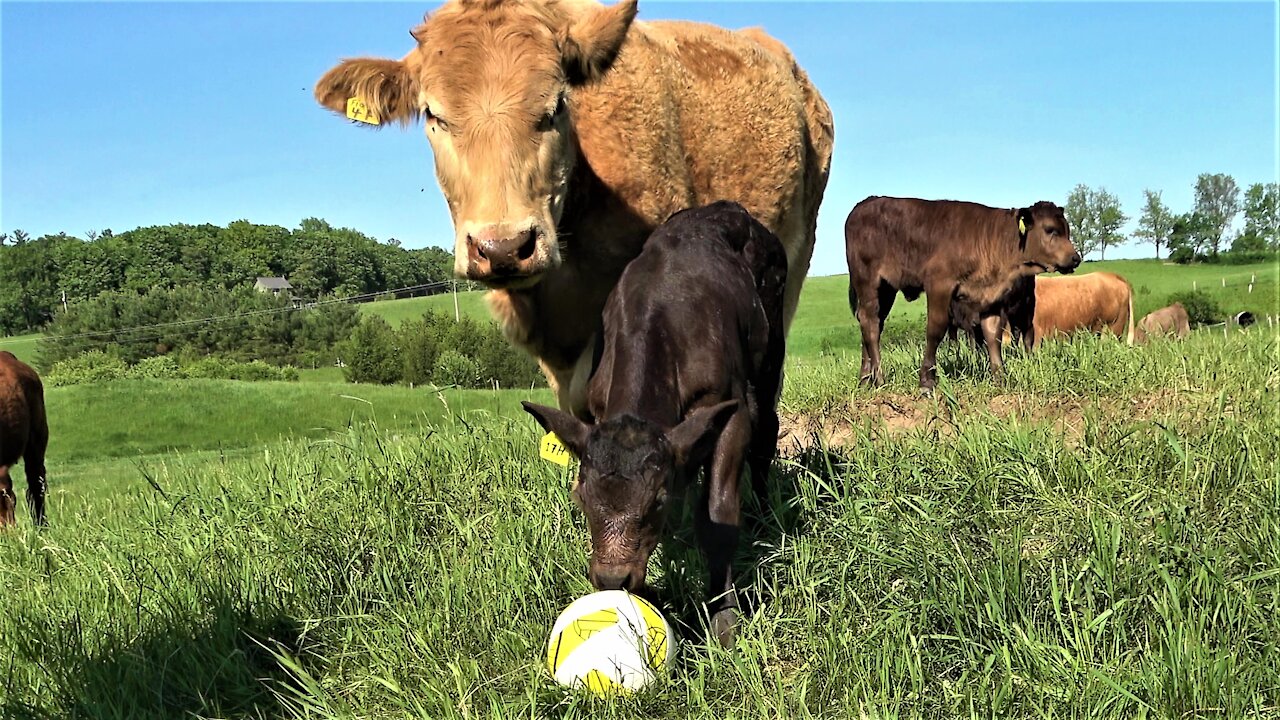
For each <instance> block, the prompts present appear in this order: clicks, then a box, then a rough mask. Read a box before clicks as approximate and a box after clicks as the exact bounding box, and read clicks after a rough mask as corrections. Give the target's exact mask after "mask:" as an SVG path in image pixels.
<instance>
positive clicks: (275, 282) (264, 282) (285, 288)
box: [253, 277, 293, 295]
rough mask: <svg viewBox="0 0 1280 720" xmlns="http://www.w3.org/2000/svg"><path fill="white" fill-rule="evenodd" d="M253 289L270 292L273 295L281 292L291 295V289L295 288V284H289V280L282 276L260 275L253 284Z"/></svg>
mask: <svg viewBox="0 0 1280 720" xmlns="http://www.w3.org/2000/svg"><path fill="white" fill-rule="evenodd" d="M253 289H254V290H257V291H258V292H269V293H271V294H272V295H279V294H281V293H284V294H285V295H289V294H291V293H290V292H289V291H290V290H292V289H293V286H292V285H290V284H289V281H288V280H285V279H284V278H282V277H260V278H258V281H257V282H255V283H254V284H253Z"/></svg>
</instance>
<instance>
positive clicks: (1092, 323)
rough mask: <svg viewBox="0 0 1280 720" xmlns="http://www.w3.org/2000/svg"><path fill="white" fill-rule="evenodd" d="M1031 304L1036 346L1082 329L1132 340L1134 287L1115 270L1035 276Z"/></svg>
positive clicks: (1127, 340) (1128, 340) (1130, 342)
mask: <svg viewBox="0 0 1280 720" xmlns="http://www.w3.org/2000/svg"><path fill="white" fill-rule="evenodd" d="M1033 308H1034V319H1033V321H1032V322H1033V327H1034V328H1035V337H1034V341H1033V345H1034V346H1036V347H1038V346H1039V345H1040V342H1041V341H1042V340H1044V339H1045V338H1051V337H1054V336H1061V335H1070V334H1071V333H1074V332H1078V331H1081V330H1087V331H1089V332H1092V333H1096V334H1101V333H1103V332H1108V331H1109V332H1111V333H1112V334H1113V335H1115V336H1116V337H1122V338H1125V339H1126V342H1127V343H1128V344H1129V345H1132V344H1133V340H1134V324H1133V288H1131V287H1130V286H1129V282H1128V281H1127V280H1125V279H1124V278H1122V277H1120V276H1119V275H1116V274H1115V273H1109V272H1094V273H1087V274H1084V275H1073V276H1070V277H1039V278H1036V281H1035V305H1034V306H1033Z"/></svg>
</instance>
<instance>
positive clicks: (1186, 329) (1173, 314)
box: [1138, 302, 1191, 340]
mask: <svg viewBox="0 0 1280 720" xmlns="http://www.w3.org/2000/svg"><path fill="white" fill-rule="evenodd" d="M1190 334H1191V320H1190V318H1189V317H1187V309H1186V308H1185V307H1183V306H1182V303H1177V302H1176V303H1174V304H1172V305H1170V306H1168V307H1163V308H1160V309H1159V310H1156V311H1155V312H1151V313H1148V314H1147V315H1146V316H1145V317H1143V318H1142V320H1141V322H1139V323H1138V339H1139V340H1146V339H1147V338H1148V337H1151V336H1153V335H1170V336H1173V337H1176V338H1178V339H1179V340H1181V339H1182V338H1185V337H1186V336H1188V335H1190Z"/></svg>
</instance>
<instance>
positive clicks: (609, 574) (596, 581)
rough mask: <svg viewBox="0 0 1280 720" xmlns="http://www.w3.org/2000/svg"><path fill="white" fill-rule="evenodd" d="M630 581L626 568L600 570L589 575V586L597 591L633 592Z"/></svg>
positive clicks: (629, 573)
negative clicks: (593, 586)
mask: <svg viewBox="0 0 1280 720" xmlns="http://www.w3.org/2000/svg"><path fill="white" fill-rule="evenodd" d="M632 580H633V578H632V577H631V572H630V571H629V570H627V569H626V568H616V569H615V568H602V569H599V570H596V571H594V572H592V573H591V584H592V585H595V586H596V589H597V590H634V589H635V588H634V587H633V582H632Z"/></svg>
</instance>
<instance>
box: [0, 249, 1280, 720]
mask: <svg viewBox="0 0 1280 720" xmlns="http://www.w3.org/2000/svg"><path fill="white" fill-rule="evenodd" d="M1098 265H1099V266H1101V264H1098ZM1106 266H1107V267H1109V268H1111V269H1118V270H1119V271H1120V272H1121V273H1122V274H1124V275H1126V277H1129V278H1130V280H1131V281H1132V282H1133V284H1134V286H1135V288H1136V289H1138V293H1139V294H1138V305H1139V308H1138V309H1139V310H1140V311H1142V312H1145V311H1146V310H1149V309H1153V308H1154V307H1156V306H1157V305H1159V304H1163V300H1164V297H1165V296H1166V295H1167V294H1168V293H1169V292H1174V291H1177V290H1182V289H1187V288H1184V287H1182V286H1183V285H1186V286H1187V287H1188V288H1189V285H1190V280H1191V279H1195V280H1196V282H1197V283H1198V284H1200V285H1201V286H1202V287H1203V286H1204V285H1205V284H1206V283H1208V284H1209V285H1210V287H1209V288H1207V290H1209V291H1210V292H1215V293H1218V295H1219V299H1220V301H1221V302H1222V303H1223V305H1224V307H1228V308H1229V309H1232V310H1234V309H1236V307H1237V306H1239V308H1240V309H1254V306H1253V305H1252V303H1255V302H1257V303H1258V306H1257V309H1255V310H1254V311H1255V312H1259V313H1261V312H1265V311H1266V310H1267V307H1266V306H1267V305H1268V304H1274V302H1275V297H1276V286H1275V276H1274V271H1272V270H1270V269H1266V270H1267V271H1268V272H1269V273H1270V274H1268V275H1265V276H1264V274H1263V272H1262V271H1259V270H1255V269H1250V268H1247V267H1246V268H1230V267H1224V268H1216V267H1215V268H1191V269H1190V270H1194V271H1196V272H1197V273H1199V272H1200V271H1203V270H1206V269H1208V270H1212V272H1209V273H1207V274H1198V275H1195V276H1194V277H1193V276H1192V275H1191V274H1189V272H1188V269H1186V268H1173V269H1169V268H1163V267H1162V266H1159V265H1157V264H1155V263H1114V264H1113V263H1107V264H1106ZM1087 267H1088V268H1090V269H1092V268H1093V267H1094V264H1090V265H1089V266H1087ZM1166 272H1171V274H1166ZM1250 272H1257V274H1258V276H1259V278H1258V279H1259V284H1258V285H1256V286H1255V288H1254V292H1253V294H1249V293H1247V292H1246V289H1245V288H1244V287H1242V286H1240V285H1239V284H1238V282H1237V281H1238V280H1239V279H1240V278H1242V277H1243V278H1244V279H1245V280H1246V281H1247V279H1248V276H1249V274H1250ZM1215 273H1218V274H1215ZM1221 276H1225V277H1226V278H1227V283H1228V287H1227V288H1225V289H1224V288H1222V287H1221V285H1220V281H1219V280H1217V278H1218V277H1221ZM1264 277H1265V278H1267V280H1266V283H1264V282H1263V280H1264ZM1211 281H1212V282H1211ZM1213 282H1218V283H1219V285H1218V287H1217V289H1216V290H1214V288H1213V286H1212V284H1213ZM1267 283H1269V284H1267ZM1144 286H1145V287H1146V288H1147V290H1148V292H1146V293H1143V292H1142V290H1141V288H1142V287H1144ZM845 291H846V280H845V278H843V277H832V278H813V279H812V280H810V282H809V283H808V284H807V285H806V292H805V295H804V297H803V298H802V303H801V308H800V312H799V313H798V315H797V319H796V322H795V326H794V328H793V333H792V341H791V362H790V365H789V368H788V376H787V386H786V389H785V391H784V396H783V403H784V409H785V411H786V412H785V415H786V418H785V423H784V428H785V431H786V435H785V436H784V438H783V440H782V447H783V449H784V454H783V458H782V459H780V460H779V462H778V463H776V464H775V471H774V474H773V476H772V478H771V481H770V493H769V496H768V497H766V498H762V499H758V500H757V499H751V500H749V509H748V530H747V533H746V537H748V538H749V541H745V542H744V547H742V548H741V551H740V557H739V562H738V566H737V567H738V570H739V587H741V588H743V591H744V595H745V596H746V597H747V598H748V599H749V601H750V612H749V613H748V617H747V620H746V623H745V628H744V631H743V634H742V637H741V639H740V641H739V646H738V647H737V649H736V650H735V651H733V652H724V651H721V650H719V649H718V648H714V647H709V646H708V645H707V644H706V643H705V641H704V639H703V635H702V633H701V631H700V629H699V624H698V619H697V615H696V606H697V601H698V600H699V599H700V598H701V595H702V589H701V586H702V572H703V570H702V563H701V560H700V558H699V557H698V554H697V552H696V550H694V549H693V545H692V543H693V538H692V532H691V523H690V521H689V513H688V510H687V508H686V510H685V512H684V514H683V516H682V519H681V520H679V521H677V522H675V523H674V524H673V526H674V533H675V539H674V540H673V541H670V542H668V543H665V544H664V546H663V547H662V549H661V550H660V552H659V553H657V555H656V556H655V558H654V562H653V566H652V568H651V573H650V580H651V581H652V582H653V583H654V585H655V587H656V589H657V592H658V595H659V597H660V598H661V600H662V605H663V607H664V611H665V612H666V613H667V614H668V616H669V617H670V618H672V619H673V620H677V621H678V624H679V627H680V628H681V633H682V635H683V640H682V643H681V651H680V656H679V660H678V663H677V666H676V667H675V668H673V670H672V672H671V673H670V676H669V677H668V678H667V679H666V680H665V681H664V682H663V683H662V684H661V685H660V686H659V687H657V688H655V689H654V690H653V691H651V692H648V693H645V694H642V695H640V696H638V697H635V698H630V699H623V700H618V701H599V700H593V699H590V698H585V697H582V696H579V695H577V694H574V693H566V692H564V691H562V690H561V689H560V688H558V687H556V686H555V685H554V684H553V683H552V682H551V681H550V680H549V678H548V677H547V675H546V672H545V670H544V669H543V667H542V658H543V654H544V648H543V646H544V643H545V641H546V633H547V631H548V630H549V628H550V625H551V622H552V621H553V619H554V618H555V616H556V614H557V613H558V612H559V610H560V609H561V608H563V607H564V606H565V605H567V604H568V602H570V601H571V600H572V599H573V598H575V597H577V596H579V595H581V594H583V593H585V592H587V591H588V590H589V587H588V585H587V582H586V579H585V568H586V551H587V549H588V542H587V536H586V531H585V527H584V524H583V521H582V518H581V514H580V513H578V512H577V511H576V510H575V509H574V508H573V505H572V503H571V502H570V500H569V496H568V493H567V486H568V482H569V480H570V476H569V473H568V472H567V471H564V470H562V469H560V468H558V467H557V466H552V465H548V464H546V463H543V462H541V461H540V460H538V459H537V454H536V441H537V437H538V436H539V434H540V433H539V432H538V429H537V427H536V425H535V424H534V423H533V421H532V420H530V419H528V418H527V417H526V416H524V414H523V413H522V412H520V410H519V407H518V404H517V402H518V400H519V399H522V398H524V397H526V396H528V395H529V393H525V392H519V391H503V392H501V393H494V392H492V391H466V392H459V391H446V392H444V393H439V394H438V393H435V392H429V391H424V390H410V389H407V388H381V387H369V386H353V385H345V384H341V383H334V382H326V380H332V377H331V376H330V377H323V376H321V377H317V378H316V382H308V383H296V384H284V383H236V382H219V381H203V382H194V381H192V382H161V381H152V382H138V381H134V382H118V383H112V384H107V385H101V386H81V387H71V388H56V389H51V390H50V391H49V392H48V399H49V412H50V418H51V426H52V434H53V443H52V445H51V459H50V463H49V467H50V476H51V482H52V487H51V497H53V498H54V500H53V504H52V507H51V509H50V517H51V526H50V527H49V528H48V529H47V530H45V531H43V532H39V533H37V532H35V531H34V530H32V529H31V528H30V526H29V524H28V522H27V518H26V515H25V513H20V525H19V527H18V529H17V530H16V531H13V532H9V533H7V534H4V535H3V536H0V588H4V592H5V595H4V604H5V609H6V612H4V613H2V614H0V662H2V663H3V665H4V668H5V673H4V675H3V678H2V679H0V717H6V718H8V717H13V718H53V717H87V718H174V717H210V718H275V717H291V718H292V717H343V718H393V717H395V718H399V717H417V718H476V717H487V718H508V717H537V718H548V717H555V718H588V717H592V718H594V717H605V718H630V717H637V718H641V717H643V718H686V717H699V718H727V717H733V718H778V717H787V718H860V717H862V718H898V717H904V718H905V717H948V718H949V717H984V718H986V717H1037V718H1039V717H1045V718H1049V717H1053V718H1068V717H1081V718H1084V717H1089V718H1094V717H1109V718H1110V717H1114V718H1209V717H1215V718H1216V717H1222V718H1246V717H1253V718H1276V717H1280V452H1278V451H1277V444H1276V437H1277V434H1278V433H1280V417H1278V416H1277V402H1276V398H1277V394H1278V393H1280V339H1278V338H1277V333H1276V330H1275V329H1271V330H1268V329H1267V328H1266V326H1265V324H1263V325H1262V326H1260V327H1259V326H1255V327H1253V328H1250V329H1249V330H1248V331H1247V332H1242V331H1238V330H1233V331H1232V332H1231V333H1230V334H1229V335H1228V336H1227V337H1225V338H1224V337H1223V336H1222V334H1221V333H1220V331H1213V330H1208V331H1200V332H1197V333H1195V334H1194V335H1193V336H1192V337H1191V338H1190V339H1188V340H1187V341H1185V342H1182V343H1173V342H1155V343H1153V344H1151V345H1149V346H1146V347H1140V348H1128V347H1125V346H1123V345H1122V344H1120V343H1118V342H1116V341H1114V340H1111V339H1088V338H1078V339H1077V340H1075V341H1074V342H1069V343H1059V342H1052V343H1047V344H1046V345H1045V347H1044V348H1043V350H1042V351H1040V352H1038V353H1036V354H1035V355H1032V356H1025V355H1023V354H1022V353H1020V352H1017V351H1013V352H1011V353H1010V357H1009V359H1008V365H1007V368H1006V369H1007V378H1006V382H1005V383H1004V384H1003V385H996V384H994V383H992V382H991V381H990V380H989V378H988V377H987V375H986V372H985V368H984V366H983V364H982V362H981V361H980V359H979V358H977V356H976V355H975V354H974V353H971V352H969V351H968V350H967V349H964V348H960V347H957V346H956V345H955V344H948V345H946V346H945V350H944V351H943V352H942V353H941V354H940V361H941V376H942V377H941V381H940V384H939V390H938V392H937V393H935V395H934V396H933V397H932V398H927V399H926V398H921V397H920V396H919V395H918V394H917V393H916V391H915V371H916V368H917V367H918V363H919V353H920V337H921V335H922V331H921V329H920V328H919V325H920V322H921V317H922V312H923V306H924V303H923V302H919V301H918V302H916V303H909V304H908V303H902V304H900V305H899V306H897V307H895V315H894V317H892V318H891V320H890V323H891V325H890V328H889V329H886V351H885V370H886V374H887V376H888V379H889V382H888V385H887V386H886V387H884V388H880V389H876V390H867V389H864V388H860V387H858V386H857V385H856V369H857V359H858V358H857V351H856V345H855V344H854V342H855V340H856V334H855V331H854V330H853V328H852V325H853V323H852V318H851V316H850V314H849V310H848V307H847V300H846V299H845V297H844V294H845ZM464 297H470V298H474V299H475V302H472V300H470V299H468V300H465V301H464ZM459 300H460V304H461V303H462V302H466V303H467V305H466V308H467V310H466V311H467V312H477V313H482V312H484V311H483V308H482V306H481V305H480V304H479V297H478V295H470V296H461V295H460V296H459ZM442 301H447V303H448V308H449V309H450V310H452V298H451V297H449V296H440V297H436V298H428V299H423V300H409V301H394V302H382V303H373V304H370V305H367V306H364V308H366V309H368V308H373V309H375V310H380V311H385V312H388V315H387V317H389V318H393V315H394V313H400V314H401V315H400V316H401V318H403V317H410V316H412V315H413V314H416V313H418V312H421V309H411V308H415V307H416V308H420V307H421V305H422V304H424V303H439V302H442ZM401 303H404V305H400V304H401ZM1144 303H1149V305H1146V304H1144ZM379 306H382V307H381V308H379ZM1272 312H1274V310H1272ZM895 322H896V323H897V324H895ZM322 372H327V371H317V373H322ZM344 396H351V397H350V398H349V397H344ZM533 397H534V398H535V399H537V400H538V401H540V402H550V396H549V393H547V391H545V390H544V391H539V392H537V393H534V395H533ZM351 398H359V399H351ZM18 474H19V476H21V473H20V472H19V473H18ZM19 487H21V483H19Z"/></svg>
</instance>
